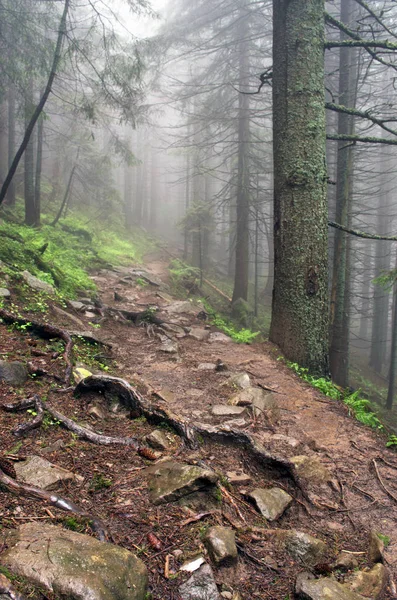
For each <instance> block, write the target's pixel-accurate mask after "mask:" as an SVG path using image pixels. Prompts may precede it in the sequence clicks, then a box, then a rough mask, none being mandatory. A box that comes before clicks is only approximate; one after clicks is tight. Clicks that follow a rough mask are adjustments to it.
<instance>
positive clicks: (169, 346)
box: [159, 338, 178, 354]
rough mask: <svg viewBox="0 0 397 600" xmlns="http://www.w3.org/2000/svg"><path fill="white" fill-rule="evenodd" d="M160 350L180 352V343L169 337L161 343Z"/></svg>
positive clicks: (169, 352)
mask: <svg viewBox="0 0 397 600" xmlns="http://www.w3.org/2000/svg"><path fill="white" fill-rule="evenodd" d="M159 350H160V352H166V353H167V354H178V344H176V343H175V342H173V341H172V340H170V339H169V338H165V340H164V341H163V342H162V343H161V345H160V348H159Z"/></svg>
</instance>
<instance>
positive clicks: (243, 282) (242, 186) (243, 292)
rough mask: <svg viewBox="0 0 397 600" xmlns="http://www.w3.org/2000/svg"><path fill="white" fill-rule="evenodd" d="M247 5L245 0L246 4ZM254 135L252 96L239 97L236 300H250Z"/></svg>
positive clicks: (245, 63) (243, 40)
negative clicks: (250, 152)
mask: <svg viewBox="0 0 397 600" xmlns="http://www.w3.org/2000/svg"><path fill="white" fill-rule="evenodd" d="M244 4H245V3H244ZM245 11H246V9H245V7H244V5H243V7H242V9H241V12H240V27H239V38H240V42H239V83H240V86H239V87H240V88H241V89H243V88H244V82H245V81H246V78H247V74H248V73H249V52H248V41H247V38H248V33H249V32H248V21H247V13H246V12H245ZM249 137H250V123H249V96H248V95H247V94H239V97H238V166H237V206H236V216H237V223H236V265H235V270H234V287H233V302H235V301H236V300H237V299H238V298H242V299H243V300H247V299H248V264H249V165H248V150H249Z"/></svg>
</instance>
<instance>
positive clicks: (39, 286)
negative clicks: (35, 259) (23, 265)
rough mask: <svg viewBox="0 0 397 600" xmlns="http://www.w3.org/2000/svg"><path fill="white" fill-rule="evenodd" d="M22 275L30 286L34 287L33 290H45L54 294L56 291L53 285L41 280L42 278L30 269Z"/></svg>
mask: <svg viewBox="0 0 397 600" xmlns="http://www.w3.org/2000/svg"><path fill="white" fill-rule="evenodd" d="M22 277H23V278H24V280H25V281H26V283H27V284H28V286H29V287H31V288H32V290H37V291H38V292H45V293H46V294H53V293H54V292H55V290H54V288H53V287H52V285H50V284H49V283H46V282H45V281H41V279H38V278H37V277H35V276H34V275H32V274H31V273H29V271H23V272H22Z"/></svg>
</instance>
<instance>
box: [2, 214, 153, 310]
mask: <svg viewBox="0 0 397 600" xmlns="http://www.w3.org/2000/svg"><path fill="white" fill-rule="evenodd" d="M42 221H43V225H42V226H41V227H40V228H32V227H27V226H26V225H22V224H18V223H15V222H11V221H6V220H2V222H1V225H0V261H2V262H3V263H4V264H2V265H1V271H2V273H3V277H1V274H0V287H1V286H3V287H6V283H7V282H6V279H5V277H4V275H6V276H7V275H8V276H12V277H15V276H17V275H18V273H19V272H21V271H24V270H27V271H29V272H30V273H32V274H33V275H35V276H36V277H38V278H39V279H41V280H42V281H45V282H46V283H50V284H51V285H53V286H54V287H56V288H57V290H58V292H59V293H60V295H62V296H64V297H65V298H75V297H76V295H77V292H78V291H87V292H93V291H94V290H95V289H96V288H95V284H94V283H93V281H92V280H91V279H90V277H89V273H88V272H89V270H90V269H94V268H98V267H106V266H109V265H121V264H126V265H129V264H131V262H139V261H141V260H142V256H143V254H144V253H145V252H146V251H149V249H150V246H151V242H149V241H148V239H147V237H146V236H145V235H144V234H143V233H142V232H140V231H134V232H127V231H126V230H125V229H124V228H123V227H122V226H121V225H120V224H117V225H116V224H114V225H112V224H111V223H109V222H107V223H106V226H105V225H104V224H103V223H100V222H96V221H94V220H90V219H88V221H87V215H83V214H81V213H74V214H73V213H72V214H71V215H70V216H69V217H68V218H66V219H63V220H62V222H60V223H59V224H58V225H57V226H56V227H52V226H51V225H50V224H49V222H50V218H49V217H46V215H44V216H43V220H42Z"/></svg>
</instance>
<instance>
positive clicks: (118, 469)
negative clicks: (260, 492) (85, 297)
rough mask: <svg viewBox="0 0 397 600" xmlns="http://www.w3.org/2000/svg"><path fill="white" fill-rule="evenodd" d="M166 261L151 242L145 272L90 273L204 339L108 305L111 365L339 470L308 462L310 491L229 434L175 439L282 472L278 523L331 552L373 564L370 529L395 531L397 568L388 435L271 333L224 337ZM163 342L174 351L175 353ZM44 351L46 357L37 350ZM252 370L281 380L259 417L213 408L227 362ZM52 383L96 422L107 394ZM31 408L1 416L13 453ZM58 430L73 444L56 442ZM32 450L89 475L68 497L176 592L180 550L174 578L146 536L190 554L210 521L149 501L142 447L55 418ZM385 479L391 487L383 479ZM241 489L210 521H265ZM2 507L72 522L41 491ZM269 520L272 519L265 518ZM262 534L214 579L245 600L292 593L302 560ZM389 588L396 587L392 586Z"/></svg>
mask: <svg viewBox="0 0 397 600" xmlns="http://www.w3.org/2000/svg"><path fill="white" fill-rule="evenodd" d="M167 269H168V259H165V258H164V259H163V258H162V257H159V255H158V254H154V255H152V256H149V257H147V259H146V263H145V266H144V267H142V271H143V272H142V273H141V274H140V273H139V268H138V267H135V268H132V267H131V268H127V267H123V268H120V269H115V270H109V271H100V272H98V273H96V274H94V275H93V279H94V281H95V282H96V284H97V286H98V290H99V297H100V300H101V301H102V302H103V304H104V305H107V306H112V307H114V308H115V309H117V308H123V309H125V310H128V311H144V310H145V309H146V308H147V307H148V306H157V307H158V308H159V310H158V312H157V313H156V315H158V316H159V317H160V318H162V319H164V321H167V322H172V323H178V324H179V326H181V327H184V328H186V329H190V330H191V333H192V332H193V333H195V330H199V331H200V332H201V334H203V337H204V338H206V339H204V340H202V341H200V340H198V339H195V338H193V337H192V336H191V335H186V333H185V331H184V330H183V329H177V330H176V332H174V333H171V332H169V331H164V332H162V331H161V328H160V329H158V328H155V327H151V326H149V327H147V326H138V327H137V326H135V325H133V324H132V323H129V322H126V321H125V320H123V319H121V318H117V316H116V317H114V316H113V317H111V316H105V318H103V319H101V320H100V328H98V329H97V330H94V329H93V330H92V331H93V332H94V333H95V335H96V336H97V337H98V338H100V339H102V340H103V341H106V342H110V343H111V344H112V345H113V347H112V355H111V356H112V359H113V365H112V368H111V373H112V374H113V375H117V376H119V377H122V378H124V379H126V380H127V381H130V382H132V383H134V384H136V385H138V386H139V388H140V390H141V392H142V393H144V394H145V395H146V396H147V397H148V398H155V399H156V401H158V402H159V403H160V404H161V405H162V406H163V407H164V408H166V409H167V410H170V411H172V412H173V413H175V414H176V415H179V416H180V417H181V418H183V419H186V420H189V421H190V422H191V423H192V424H194V425H198V424H204V426H207V427H211V426H217V427H218V428H222V427H223V428H225V422H226V430H227V429H229V430H230V429H233V430H239V431H242V432H245V433H248V434H249V435H250V436H251V437H252V438H253V439H254V440H255V442H256V443H257V444H260V445H261V446H262V447H263V448H264V450H265V451H269V452H270V453H273V454H277V455H278V456H281V457H287V458H288V459H290V458H292V457H294V456H297V455H298V456H302V455H303V456H306V457H309V458H310V459H315V460H316V461H317V463H318V464H320V465H322V466H324V467H326V468H327V469H328V470H329V472H330V473H331V474H332V481H330V482H328V481H326V482H325V483H324V481H323V480H322V479H321V476H322V474H321V473H320V476H319V475H318V473H316V472H315V473H314V474H313V473H312V474H311V475H313V476H314V486H313V485H311V487H310V486H309V488H310V490H309V491H310V493H309V494H308V495H307V494H306V495H305V494H303V495H302V493H301V491H302V490H300V489H299V486H298V487H297V485H296V482H294V481H292V480H291V478H290V477H288V476H286V473H283V472H276V471H272V470H271V469H269V468H264V467H263V466H261V465H260V464H259V463H257V462H256V461H255V460H254V459H253V457H252V456H250V455H249V454H248V453H247V451H246V450H244V449H242V448H233V447H232V446H224V445H222V444H220V443H219V442H216V443H215V442H214V441H211V440H207V439H206V440H205V443H204V445H203V446H202V447H200V449H199V450H195V451H192V450H190V449H189V448H183V447H181V446H180V442H179V441H176V442H175V445H174V446H173V448H172V449H170V451H169V454H170V455H171V456H178V457H179V460H182V461H187V462H195V461H205V462H206V464H211V465H212V467H213V468H214V469H216V470H217V471H218V472H220V473H226V472H227V471H235V470H243V471H244V472H245V473H248V474H249V475H250V476H251V478H252V483H251V485H249V486H248V487H252V488H253V487H269V486H271V485H274V484H276V485H278V486H281V487H283V488H284V489H285V490H287V491H288V492H289V493H290V494H291V495H292V496H293V497H294V499H295V502H294V503H293V506H292V507H291V508H290V509H289V510H288V511H287V513H286V514H285V515H284V516H283V517H282V518H281V519H280V520H279V521H278V522H277V527H280V528H283V529H294V528H295V529H299V530H300V531H305V532H307V533H311V534H312V535H314V536H316V537H319V538H321V539H323V540H324V541H326V542H327V547H328V548H329V552H330V557H329V558H330V560H332V559H333V558H334V557H335V555H336V554H337V552H338V551H339V550H340V549H341V548H344V549H347V550H351V551H353V552H361V553H362V554H360V555H359V557H360V559H362V561H364V562H362V563H361V564H362V565H363V566H364V565H365V557H366V551H367V548H368V532H369V531H370V530H371V529H374V530H375V531H376V532H378V533H382V534H384V535H386V536H389V537H390V545H389V546H388V548H387V549H386V552H385V562H386V564H387V565H388V567H389V568H390V570H391V571H392V573H393V575H394V577H395V575H396V574H397V511H396V507H397V501H396V500H394V499H393V498H392V497H391V496H392V495H394V497H395V498H397V479H396V474H397V458H396V454H395V453H394V452H392V451H391V450H388V449H386V448H385V438H384V436H382V435H380V434H377V433H376V432H373V431H372V430H370V429H368V428H366V427H364V426H363V425H361V424H360V423H359V422H357V421H355V420H354V419H353V418H352V417H351V416H349V414H348V409H347V408H346V407H345V406H344V405H342V404H341V403H339V402H337V401H334V400H331V399H328V398H326V397H324V396H323V395H321V394H320V393H319V392H317V391H316V390H314V389H313V388H311V387H310V386H308V385H307V384H305V383H304V382H302V381H301V380H300V379H299V378H298V377H297V376H295V375H294V374H293V373H292V372H291V371H290V370H289V369H288V368H286V367H285V366H284V365H283V363H282V362H280V361H278V360H277V357H278V351H277V348H275V347H274V346H272V345H271V344H270V343H263V344H253V345H251V346H248V345H242V344H236V343H234V342H232V341H231V340H227V339H225V336H220V337H219V336H218V339H217V330H216V328H214V327H211V326H208V325H207V324H206V322H205V321H203V320H201V319H200V318H198V317H197V315H198V313H199V312H200V305H198V304H195V303H194V302H193V301H191V302H190V301H187V302H184V303H182V301H178V300H177V299H175V298H173V297H172V295H171V294H170V290H169V288H168V287H167V284H168V283H169V281H168V270H167ZM147 276H149V279H150V280H152V281H153V282H156V281H157V280H158V283H159V284H160V285H153V284H146V285H145V284H144V285H142V282H143V281H144V278H145V277H147ZM115 292H116V297H117V301H116V300H115ZM181 309H183V310H181ZM67 310H68V312H69V313H70V314H72V315H73V318H74V320H75V319H78V320H79V321H80V322H81V325H82V327H81V329H84V328H85V329H89V328H90V327H91V325H90V324H89V323H92V321H94V320H95V318H94V317H93V315H90V314H88V315H87V314H85V313H84V311H83V312H79V311H73V310H72V309H71V308H70V307H69V308H68V309H67ZM49 318H50V320H52V319H53V320H54V322H57V323H58V324H59V325H62V326H65V327H69V328H71V329H75V328H76V322H75V321H73V326H72V324H71V321H70V317H68V316H67V315H63V316H62V314H60V312H59V311H57V310H53V311H52V312H51V316H50V317H49ZM96 319H98V317H96ZM206 327H207V330H205V328H206ZM0 328H1V331H0V351H1V352H7V354H8V355H9V356H10V357H13V358H15V357H18V356H22V355H23V356H25V355H26V356H29V352H30V350H31V349H33V350H34V352H35V356H36V358H34V360H36V361H37V360H41V361H42V363H43V365H44V366H45V367H46V369H47V370H48V371H50V372H58V371H59V369H60V367H61V368H62V365H61V364H60V363H59V362H58V361H59V359H55V360H54V359H53V349H51V348H50V347H49V346H48V344H47V345H45V344H44V342H39V341H38V340H37V339H33V338H32V339H28V343H27V344H26V339H25V340H24V339H23V338H21V335H22V336H23V335H25V334H21V333H18V332H12V331H11V332H10V331H8V330H6V328H5V327H4V325H0ZM203 332H204V333H203ZM196 333H197V332H196ZM201 334H200V335H201ZM208 334H212V335H211V337H210V338H209V339H208V338H207V337H206V336H208ZM213 334H215V336H214V335H213ZM159 335H160V336H165V335H167V336H168V337H171V338H172V339H171V340H169V343H168V342H167V343H165V344H164V340H167V338H166V337H161V338H159ZM200 335H199V337H200ZM169 344H171V345H173V346H174V348H173V350H176V346H177V352H175V351H172V352H169V350H170V345H169ZM166 347H168V351H165V349H166ZM26 353H28V354H26ZM38 356H40V357H42V358H40V359H38V358H37V357H38ZM218 359H220V360H221V361H222V362H223V363H224V364H225V365H227V368H228V370H227V371H221V372H217V371H216V370H215V369H214V368H211V367H210V366H208V365H207V366H203V365H205V364H206V363H211V364H215V363H216V361H217V360H218ZM242 372H245V373H247V374H248V375H249V376H250V379H251V384H252V385H253V386H255V387H257V388H259V387H260V386H263V388H265V389H267V391H269V390H273V392H271V394H272V396H271V397H270V400H269V397H267V399H268V400H269V404H266V407H265V409H264V410H263V411H260V412H258V413H257V415H256V416H255V417H254V416H253V415H252V413H251V412H250V411H246V412H244V414H242V415H241V416H238V417H236V416H227V417H217V416H215V415H214V414H213V407H214V406H216V405H223V406H224V407H226V408H227V407H229V406H230V405H229V404H228V401H230V399H231V397H232V396H233V395H235V394H236V392H237V391H238V390H237V389H236V387H235V385H231V384H230V382H229V378H230V376H231V374H233V373H242ZM46 385H47V384H42V387H41V389H40V390H39V393H40V394H44V393H48V395H49V399H50V401H51V403H52V404H53V405H54V406H55V405H56V406H57V408H58V410H59V411H60V412H63V413H64V414H67V415H69V416H71V415H73V418H74V419H76V420H77V419H79V420H80V421H82V422H83V421H86V420H87V418H88V417H87V404H89V402H90V401H92V402H96V401H97V398H96V397H95V395H92V394H91V395H90V394H88V395H87V397H83V398H81V399H78V400H76V398H74V397H73V394H72V393H69V394H54V393H53V392H51V390H50V389H49V388H48V390H47V388H46ZM37 391H38V390H37V383H36V382H35V381H33V380H32V381H31V382H28V384H27V385H26V386H25V390H24V391H23V392H24V393H25V394H28V393H30V392H31V393H37ZM269 393H270V392H269ZM20 394H21V390H13V391H10V389H9V388H8V387H7V386H6V385H5V384H3V383H1V382H0V400H2V401H8V402H9V401H10V400H12V399H13V398H17V397H20ZM26 418H27V416H26V414H22V415H14V414H12V415H11V414H6V415H4V417H2V421H1V423H0V433H1V436H0V451H1V450H3V451H8V452H9V451H10V449H11V448H12V447H13V445H14V444H15V438H13V436H12V434H11V431H12V430H13V429H14V428H15V426H16V425H17V424H20V423H22V422H25V421H26ZM94 429H95V430H97V431H98V430H99V429H100V430H101V431H102V432H104V433H105V434H107V435H118V436H123V435H124V436H130V435H133V436H137V437H141V436H142V437H144V436H145V435H146V434H147V433H149V432H150V431H151V430H152V427H151V426H149V424H147V423H143V422H141V421H140V420H135V421H134V420H130V419H126V418H125V417H124V418H123V417H122V416H120V415H110V417H106V418H105V419H104V420H101V421H95V420H94ZM61 442H62V444H63V445H59V447H58V446H56V444H58V443H59V444H61ZM52 447H54V449H51V448H52ZM48 448H49V450H48ZM22 452H23V454H27V455H28V454H37V453H39V454H41V453H42V454H43V456H46V457H47V458H48V459H49V460H51V461H53V462H55V463H57V464H59V465H60V466H62V467H64V468H68V469H72V470H73V471H75V472H78V473H79V474H81V475H82V476H83V477H84V483H82V484H81V486H79V488H76V487H75V486H72V485H68V486H66V487H65V489H64V493H65V495H66V496H68V497H69V498H71V499H72V500H74V501H75V502H77V503H83V505H84V507H85V509H86V510H89V511H91V512H93V513H94V514H96V515H97V516H98V517H100V518H101V519H103V520H104V521H105V522H106V523H107V525H108V526H109V529H110V530H111V532H112V536H113V539H114V541H115V543H117V544H120V545H122V546H123V547H125V548H128V549H130V550H132V551H133V552H140V553H141V556H143V558H144V561H145V563H146V564H147V566H148V568H149V575H150V586H151V588H150V589H151V590H152V592H153V598H154V599H155V600H174V599H175V600H176V599H178V600H179V594H178V589H179V585H180V577H179V575H178V577H177V574H178V573H177V564H178V559H177V558H172V557H171V559H170V560H171V563H170V564H171V566H172V567H174V568H175V571H174V573H175V577H171V578H167V577H165V576H164V558H165V555H164V554H163V552H158V551H156V550H153V549H150V548H148V547H147V545H146V546H145V543H144V542H145V540H146V536H147V534H148V533H150V532H152V531H155V533H156V535H158V536H159V537H160V538H161V539H162V540H163V542H164V543H163V548H164V547H165V548H169V549H170V551H173V550H174V549H175V548H176V549H180V548H182V549H183V551H184V555H185V556H189V553H190V555H191V554H194V552H195V551H197V546H198V544H199V545H200V542H199V540H200V531H201V530H200V527H202V525H203V524H202V523H201V522H200V521H199V522H197V523H196V524H194V523H193V524H191V525H189V526H186V525H184V524H183V523H184V522H185V520H186V513H183V512H181V510H182V509H181V507H180V506H179V505H176V504H172V505H164V506H162V507H155V506H151V505H150V502H149V499H148V492H147V482H146V480H145V477H144V467H145V461H144V460H143V459H142V457H140V456H138V455H137V454H136V453H133V452H131V450H128V449H126V448H120V447H106V448H105V447H102V446H94V445H93V444H90V443H88V442H82V441H80V440H79V441H77V442H76V440H75V439H73V438H71V437H70V434H69V432H67V431H64V430H60V429H59V428H55V427H48V428H47V429H46V430H38V431H35V432H31V433H30V434H29V435H28V436H27V437H26V438H25V439H24V443H23V448H22ZM374 461H375V462H374ZM375 466H376V467H377V469H378V474H377V473H376V469H375ZM320 470H321V469H320ZM98 474H99V475H100V476H103V477H105V478H109V480H110V481H112V482H113V483H112V486H111V487H110V488H109V489H101V490H97V491H95V492H93V491H92V489H91V488H90V483H89V482H90V481H92V480H93V478H95V476H97V475H98ZM379 475H380V476H381V480H382V481H380V480H379ZM316 477H317V480H316ZM382 483H383V486H385V488H386V489H387V490H388V491H389V492H390V494H391V495H389V494H388V493H387V492H386V491H385V489H384V488H383V487H382ZM309 488H308V489H309ZM240 492H241V493H240ZM312 492H313V493H312ZM233 497H234V498H235V501H234V502H237V506H239V507H240V509H239V510H240V514H239V511H238V510H237V509H236V507H235V506H234V505H233V503H230V499H228V498H227V497H225V498H224V501H225V505H226V506H225V507H224V508H223V509H222V511H221V516H220V511H219V510H215V512H214V514H213V515H211V516H209V517H208V520H207V522H206V525H207V524H208V523H212V524H221V523H223V524H229V525H230V523H234V522H236V521H237V522H238V521H240V524H241V520H240V518H241V514H242V515H243V517H244V518H245V519H246V522H247V523H248V524H250V525H252V526H255V525H257V524H258V518H259V517H258V514H257V512H256V511H255V510H254V509H253V508H252V506H250V505H248V504H247V503H245V500H244V498H245V495H244V489H243V488H241V486H240V487H239V488H238V489H237V490H235V495H234V496H233ZM0 505H2V506H3V507H4V508H3V510H2V511H1V514H0V517H2V518H3V519H6V520H7V523H13V524H14V526H16V525H17V524H18V523H19V521H18V519H21V520H23V519H29V518H35V519H42V520H43V522H44V521H45V520H47V519H50V521H51V520H52V522H54V519H55V520H59V521H61V522H62V523H63V520H62V519H64V515H62V514H61V515H59V516H58V512H57V511H56V510H55V515H52V513H50V515H48V513H46V512H45V509H44V508H42V507H41V506H40V505H38V504H37V503H36V502H34V501H27V502H26V503H24V505H23V508H22V509H21V506H20V504H19V500H18V498H15V499H12V500H10V496H9V495H7V494H4V493H3V492H1V490H0ZM241 511H242V513H241ZM51 515H52V516H51ZM187 516H188V517H189V514H188V515H187ZM186 522H187V521H186ZM260 524H261V526H262V527H263V521H260ZM236 528H237V529H238V525H236V527H235V529H236ZM254 538H255V536H253V539H251V538H250V537H249V536H248V537H247V536H246V534H244V535H242V537H240V538H239V539H240V542H241V543H243V544H246V548H247V549H248V554H245V555H242V557H241V559H240V560H239V563H238V567H237V568H236V569H234V570H231V569H223V570H218V571H217V572H216V581H217V583H218V585H219V586H221V585H222V584H224V585H226V584H230V585H232V587H233V588H234V589H237V590H239V591H240V594H241V596H242V598H243V599H244V600H248V598H261V599H262V598H270V599H273V600H280V599H281V598H285V597H291V598H292V595H291V593H292V589H293V585H294V581H295V577H296V575H297V573H298V572H299V571H300V570H301V568H302V565H300V564H297V563H296V562H294V561H292V560H291V559H290V558H289V557H288V556H287V555H286V553H285V552H284V551H279V550H277V548H275V547H274V544H271V543H270V542H265V541H264V540H262V541H259V540H255V539H254ZM250 554H251V557H250V556H249V555H250ZM253 556H254V559H255V557H257V558H256V560H257V562H255V560H254V559H253V558H252V557H253ZM269 556H270V557H271V558H272V560H273V561H275V562H276V564H277V565H278V572H279V573H281V575H279V576H277V577H275V574H274V572H273V571H272V570H271V569H270V570H269V569H266V568H263V567H261V564H262V563H261V562H260V560H264V561H265V562H266V561H268V560H269ZM332 557H333V558H332ZM259 559H260V560H259ZM258 560H259V563H258ZM288 595H289V596H288ZM392 597H393V596H392V594H391V593H390V590H389V591H386V592H385V594H384V595H383V596H382V598H392Z"/></svg>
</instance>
